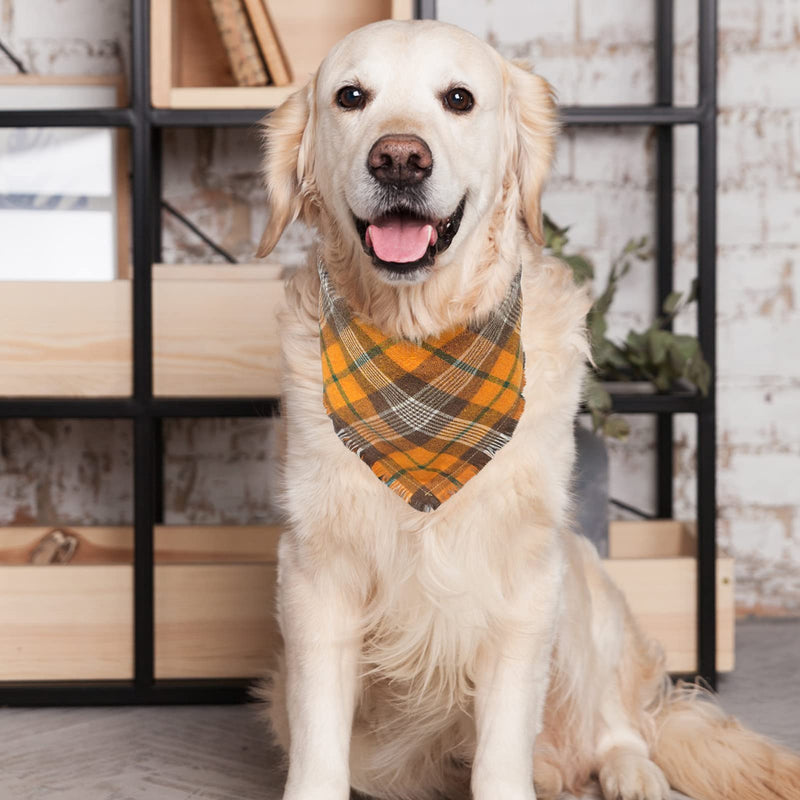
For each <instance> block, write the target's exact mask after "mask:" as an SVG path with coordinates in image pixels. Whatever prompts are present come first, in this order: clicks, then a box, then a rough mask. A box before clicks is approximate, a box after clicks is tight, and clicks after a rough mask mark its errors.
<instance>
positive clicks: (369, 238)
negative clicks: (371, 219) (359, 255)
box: [364, 226, 372, 247]
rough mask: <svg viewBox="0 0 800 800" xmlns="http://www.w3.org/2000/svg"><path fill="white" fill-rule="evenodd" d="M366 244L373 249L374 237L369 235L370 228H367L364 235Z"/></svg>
mask: <svg viewBox="0 0 800 800" xmlns="http://www.w3.org/2000/svg"><path fill="white" fill-rule="evenodd" d="M364 242H365V243H366V245H367V247H372V237H371V236H370V235H369V226H367V232H366V233H365V234H364Z"/></svg>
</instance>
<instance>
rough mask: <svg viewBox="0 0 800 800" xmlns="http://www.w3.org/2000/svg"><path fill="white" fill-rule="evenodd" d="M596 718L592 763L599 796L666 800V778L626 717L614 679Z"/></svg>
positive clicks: (618, 799)
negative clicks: (598, 721)
mask: <svg viewBox="0 0 800 800" xmlns="http://www.w3.org/2000/svg"><path fill="white" fill-rule="evenodd" d="M600 718H601V729H600V738H599V739H598V743H597V750H596V763H597V764H598V766H599V770H598V778H599V781H600V786H601V788H602V790H603V796H604V797H605V798H607V800H667V799H668V798H669V796H670V789H669V784H668V783H667V779H666V778H665V777H664V773H663V772H662V771H661V770H660V769H659V767H658V766H657V765H656V764H654V763H653V762H652V761H651V759H650V755H649V752H648V747H647V743H646V742H645V740H644V738H643V737H642V735H641V734H640V733H639V732H638V731H636V730H635V729H634V728H633V726H632V725H631V723H630V721H629V720H628V716H627V713H626V712H625V709H624V707H623V704H622V699H621V698H620V694H619V687H618V684H617V682H616V679H614V680H613V681H612V683H611V684H610V685H609V686H608V688H607V689H606V691H605V692H604V695H603V698H602V700H601V703H600Z"/></svg>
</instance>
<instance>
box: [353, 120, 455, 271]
mask: <svg viewBox="0 0 800 800" xmlns="http://www.w3.org/2000/svg"><path fill="white" fill-rule="evenodd" d="M433 168H434V163H433V155H432V153H431V150H430V147H428V145H427V143H426V142H425V141H424V140H423V139H421V138H420V137H419V136H416V135H413V134H399V133H390V134H386V135H385V136H381V137H380V138H379V139H378V140H377V141H376V142H375V143H374V144H373V145H372V147H371V148H370V151H369V154H368V156H367V170H368V171H369V173H370V175H371V176H372V178H373V179H374V180H375V182H376V184H377V185H376V187H375V192H374V203H373V204H374V207H375V213H374V215H371V216H370V218H369V219H361V218H360V217H357V216H355V215H353V220H354V222H355V226H356V230H357V232H358V235H359V237H360V239H361V246H362V248H363V249H364V252H365V253H367V255H369V256H370V257H371V258H372V263H373V264H374V265H375V266H376V267H377V268H378V269H380V270H381V271H382V272H383V273H384V274H385V275H386V276H387V277H389V278H390V279H397V280H403V279H409V278H411V277H412V275H413V274H414V273H415V272H417V271H419V270H421V269H424V268H427V267H430V266H432V265H433V262H434V260H435V259H436V256H437V254H439V253H441V252H443V251H444V250H446V249H447V248H448V247H449V246H450V243H451V242H452V241H453V238H454V237H455V235H456V233H458V229H459V226H460V225H461V219H462V217H463V215H464V206H465V204H466V194H465V195H464V196H463V197H462V198H461V201H460V202H459V204H458V206H456V208H455V209H454V211H453V212H452V213H451V214H449V215H447V216H445V217H439V216H437V215H435V214H432V213H431V212H430V209H429V204H428V202H427V191H426V188H427V187H426V182H427V180H428V178H430V176H431V173H432V172H433Z"/></svg>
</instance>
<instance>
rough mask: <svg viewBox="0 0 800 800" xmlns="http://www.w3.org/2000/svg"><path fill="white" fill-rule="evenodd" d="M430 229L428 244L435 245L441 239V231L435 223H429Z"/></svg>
mask: <svg viewBox="0 0 800 800" xmlns="http://www.w3.org/2000/svg"><path fill="white" fill-rule="evenodd" d="M428 230H429V231H430V234H429V239H428V246H429V247H433V245H435V244H436V242H437V241H438V239H439V233H438V231H437V230H436V228H435V227H434V226H433V225H428Z"/></svg>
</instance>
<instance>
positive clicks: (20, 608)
mask: <svg viewBox="0 0 800 800" xmlns="http://www.w3.org/2000/svg"><path fill="white" fill-rule="evenodd" d="M58 530H61V531H64V532H65V533H66V535H67V536H68V537H76V538H77V542H78V544H77V549H76V550H75V552H74V555H73V557H72V559H71V560H70V562H69V563H68V564H48V565H42V564H31V560H35V555H34V554H35V553H36V552H37V548H38V547H40V545H41V543H42V541H43V540H46V539H47V537H48V536H51V535H52V531H53V529H52V528H28V527H25V528H0V680H100V679H106V680H110V679H118V680H121V679H130V678H131V677H133V602H132V598H133V569H132V566H131V563H132V560H133V549H132V546H133V531H132V529H131V528H128V527H105V528H82V527H78V528H61V529H58ZM277 538H278V530H277V529H276V528H273V527H269V526H236V527H217V526H214V527H203V526H174V527H173V526H159V527H157V528H156V530H155V553H156V566H155V674H156V677H157V678H232V677H244V678H249V677H254V676H257V675H259V674H260V673H261V672H262V671H263V669H264V667H265V665H267V664H268V663H269V659H270V654H271V653H272V652H273V650H274V641H273V638H274V635H275V634H274V631H275V626H274V622H273V614H272V608H273V594H274V582H275V554H276V548H277Z"/></svg>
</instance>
